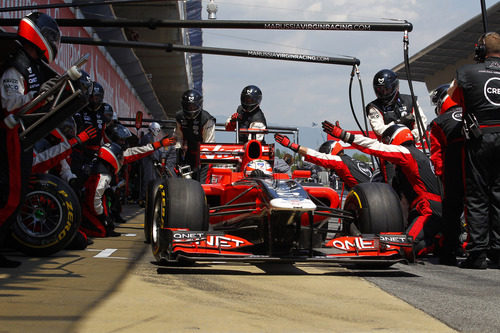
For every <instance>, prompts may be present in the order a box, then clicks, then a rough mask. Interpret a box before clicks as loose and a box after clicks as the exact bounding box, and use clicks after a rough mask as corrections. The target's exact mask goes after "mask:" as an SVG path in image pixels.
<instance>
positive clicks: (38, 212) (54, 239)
mask: <svg viewBox="0 0 500 333" xmlns="http://www.w3.org/2000/svg"><path fill="white" fill-rule="evenodd" d="M81 214H82V213H81V207H80V202H79V201H78V197H77V196H76V194H75V192H74V191H73V189H72V188H71V187H70V186H69V184H68V183H66V182H65V181H64V180H62V179H61V178H59V177H56V176H54V175H50V174H35V175H32V176H31V177H30V182H29V188H28V191H27V194H26V197H25V199H24V203H23V205H22V206H21V208H20V210H19V213H18V215H17V219H16V221H14V223H13V224H12V227H11V230H12V231H11V236H12V239H13V241H14V243H15V246H16V247H17V248H18V249H19V250H20V251H21V252H23V253H25V254H27V255H30V256H38V257H43V256H48V255H51V254H54V253H56V252H58V251H60V250H62V249H64V248H65V247H66V246H67V245H68V244H69V243H70V242H71V240H73V237H74V236H75V235H76V233H77V231H78V228H79V227H80V222H81Z"/></svg>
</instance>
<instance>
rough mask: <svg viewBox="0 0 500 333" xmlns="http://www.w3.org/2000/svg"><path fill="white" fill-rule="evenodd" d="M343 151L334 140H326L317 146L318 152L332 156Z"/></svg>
mask: <svg viewBox="0 0 500 333" xmlns="http://www.w3.org/2000/svg"><path fill="white" fill-rule="evenodd" d="M343 150H344V147H342V145H341V144H340V143H339V142H338V141H335V140H328V141H325V142H323V143H322V144H321V146H319V149H318V151H319V152H320V153H323V154H332V155H337V154H338V153H340V152H342V151H343Z"/></svg>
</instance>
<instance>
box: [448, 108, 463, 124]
mask: <svg viewBox="0 0 500 333" xmlns="http://www.w3.org/2000/svg"><path fill="white" fill-rule="evenodd" d="M451 118H453V120H455V121H458V122H460V121H462V111H454V112H453V113H452V114H451Z"/></svg>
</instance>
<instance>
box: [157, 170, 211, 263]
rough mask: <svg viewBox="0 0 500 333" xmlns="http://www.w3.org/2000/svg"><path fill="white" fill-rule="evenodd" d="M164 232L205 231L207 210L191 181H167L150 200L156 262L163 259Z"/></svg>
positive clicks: (198, 191) (200, 191) (206, 227)
mask: <svg viewBox="0 0 500 333" xmlns="http://www.w3.org/2000/svg"><path fill="white" fill-rule="evenodd" d="M166 228H183V229H189V230H194V231H207V230H208V206H207V202H206V197H205V192H204V191H203V188H202V186H201V184H200V183H199V182H197V181H195V180H192V179H184V178H167V180H166V182H165V183H164V185H163V184H162V185H160V186H159V187H158V191H157V192H156V195H155V196H154V208H153V214H152V224H151V248H152V252H153V255H154V257H155V258H156V260H157V261H158V262H159V261H161V260H162V259H163V258H165V253H166V251H167V247H168V246H169V244H168V240H167V233H166V231H165V230H164V229H166Z"/></svg>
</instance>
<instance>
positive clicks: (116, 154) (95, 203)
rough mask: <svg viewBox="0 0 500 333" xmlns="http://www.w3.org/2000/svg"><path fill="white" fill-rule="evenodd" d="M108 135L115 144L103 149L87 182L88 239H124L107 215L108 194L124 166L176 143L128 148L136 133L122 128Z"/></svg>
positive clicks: (112, 128) (163, 141) (85, 223)
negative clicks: (107, 191)
mask: <svg viewBox="0 0 500 333" xmlns="http://www.w3.org/2000/svg"><path fill="white" fill-rule="evenodd" d="M106 134H107V137H108V138H109V139H110V140H111V142H110V143H106V144H104V145H103V146H102V147H101V148H100V149H99V153H98V158H97V163H96V164H95V165H94V167H93V169H92V172H91V175H90V177H89V178H88V180H87V181H86V182H85V199H84V202H83V217H84V218H83V221H82V227H81V228H82V229H83V231H84V232H85V233H86V234H87V235H88V236H94V237H110V236H111V237H115V236H120V234H119V233H117V232H115V231H114V223H113V220H112V219H111V218H110V216H109V212H108V211H107V205H106V202H107V201H106V196H105V192H106V190H107V189H108V188H109V187H110V184H111V180H112V178H113V176H114V175H116V174H117V173H118V172H119V171H120V169H121V167H122V165H124V164H128V163H132V162H135V161H137V160H139V159H141V158H143V157H146V156H148V155H150V154H152V153H153V152H154V151H155V150H157V149H159V148H161V147H166V146H170V145H172V144H173V143H174V142H175V140H174V139H173V138H163V139H161V140H160V141H156V142H153V143H152V144H151V143H149V144H146V145H144V146H139V147H132V148H128V140H129V139H130V138H131V137H132V133H130V131H129V130H128V128H126V127H125V126H123V125H121V124H113V125H112V126H110V127H108V128H107V129H106Z"/></svg>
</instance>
